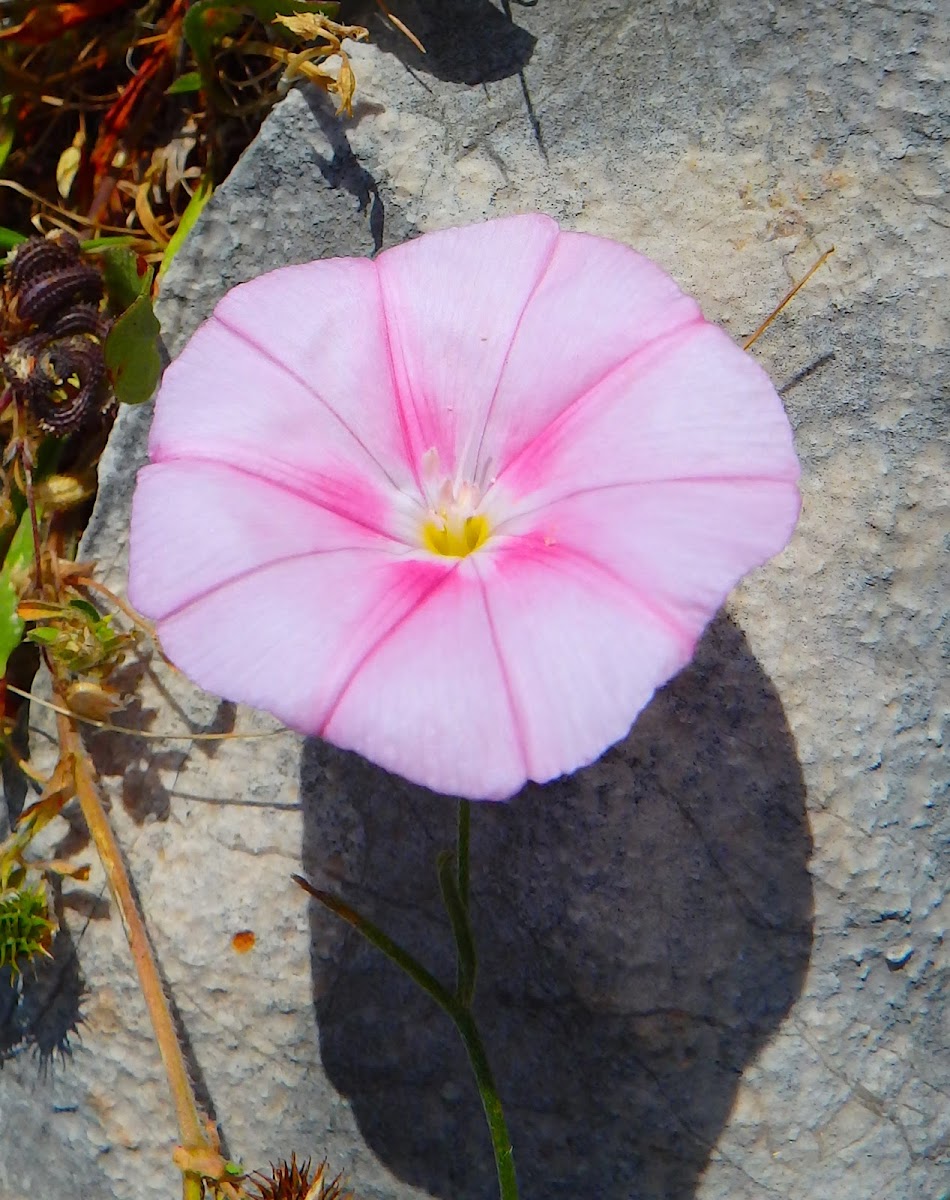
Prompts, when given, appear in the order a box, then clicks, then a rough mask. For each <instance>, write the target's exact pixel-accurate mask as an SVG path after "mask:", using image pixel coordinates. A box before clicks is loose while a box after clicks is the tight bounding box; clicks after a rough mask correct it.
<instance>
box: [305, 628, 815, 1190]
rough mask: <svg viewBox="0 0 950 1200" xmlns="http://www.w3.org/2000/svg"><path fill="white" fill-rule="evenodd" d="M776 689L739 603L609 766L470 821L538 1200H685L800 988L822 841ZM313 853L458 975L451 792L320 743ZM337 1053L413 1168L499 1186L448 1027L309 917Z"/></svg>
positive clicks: (477, 886) (489, 1008)
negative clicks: (447, 912)
mask: <svg viewBox="0 0 950 1200" xmlns="http://www.w3.org/2000/svg"><path fill="white" fill-rule="evenodd" d="M804 798H805V794H804V784H803V780H802V775H801V770H800V767H799V764H798V761H797V758H796V754H795V746H794V742H793V740H792V736H791V734H790V732H789V729H788V726H787V723H786V720H785V716H784V712H783V710H782V705H781V702H780V700H779V698H778V696H777V694H776V692H775V690H774V688H773V687H772V685H771V684H770V682H769V680H768V679H767V678H766V677H765V675H764V674H763V672H762V670H761V668H760V667H759V665H758V663H757V662H756V660H755V658H754V657H753V656H752V654H751V652H750V650H749V648H748V645H747V643H746V641H745V638H744V636H743V634H742V633H741V632H740V631H739V630H738V629H737V628H736V626H735V625H734V624H733V623H732V622H731V621H730V620H729V619H728V618H726V617H720V618H719V619H717V620H716V621H715V622H714V623H713V625H712V626H711V627H710V629H709V630H708V631H707V634H706V636H705V637H704V639H703V640H702V642H701V644H700V647H699V650H698V653H697V657H696V659H695V661H694V662H693V664H692V665H691V666H690V667H689V668H688V669H687V670H686V671H684V672H683V673H682V674H681V675H680V676H678V677H677V679H675V680H674V681H673V682H672V683H671V684H670V685H669V686H667V687H666V688H665V689H663V691H662V692H661V693H660V694H659V695H658V696H657V697H656V698H655V700H654V702H653V703H652V704H651V705H650V707H649V709H648V710H647V711H646V712H645V713H644V714H643V715H642V717H641V718H640V720H639V721H638V722H637V724H636V726H635V727H634V729H633V731H632V732H631V734H630V735H629V736H628V738H627V739H626V740H625V741H624V742H623V743H621V744H620V745H618V746H616V747H614V748H613V749H612V750H610V751H609V752H608V753H607V754H606V755H605V756H604V757H603V758H602V759H601V760H600V761H599V762H597V763H595V764H594V765H592V766H591V767H588V768H587V769H585V770H583V771H580V772H578V773H577V774H576V775H574V776H571V777H570V778H567V779H563V780H561V781H558V782H556V783H553V784H550V785H548V786H546V787H536V786H529V787H527V788H526V789H524V791H523V792H522V793H521V794H520V795H519V796H518V797H516V798H515V800H513V801H512V802H511V803H510V804H502V805H483V806H477V807H476V810H475V812H474V814H473V841H472V856H473V870H472V875H473V884H472V905H473V920H474V924H475V932H476V938H477V943H478V946H479V948H480V977H479V988H478V993H477V1000H476V1008H477V1016H478V1019H479V1022H480V1025H481V1028H482V1031H483V1035H484V1036H485V1039H486V1041H487V1044H488V1047H489V1054H490V1056H491V1059H492V1061H493V1064H494V1067H495V1070H496V1074H497V1077H498V1082H499V1086H500V1089H501V1093H502V1096H503V1099H504V1102H505V1104H506V1109H507V1112H508V1115H509V1121H510V1124H511V1128H512V1137H513V1141H514V1146H515V1155H516V1161H517V1164H518V1170H519V1176H520V1178H521V1181H522V1188H523V1190H524V1192H525V1194H526V1195H530V1196H532V1197H534V1198H536V1200H548V1198H550V1200H555V1197H557V1198H558V1200H561V1198H563V1197H564V1196H565V1195H573V1194H591V1195H597V1196H598V1197H600V1198H601V1200H630V1197H631V1196H636V1197H638V1200H680V1198H683V1200H685V1198H687V1197H690V1196H692V1195H693V1194H694V1190H695V1186H696V1181H697V1180H698V1178H699V1176H700V1175H701V1173H702V1171H703V1169H704V1167H705V1164H706V1162H707V1159H708V1156H709V1152H710V1149H711V1148H712V1146H713V1145H714V1144H715V1141H716V1139H717V1137H718V1135H719V1133H720V1131H721V1129H722V1126H723V1124H724V1122H725V1120H726V1118H727V1116H728V1114H729V1111H730V1109H731V1107H732V1104H733V1101H734V1098H735V1093H736V1088H737V1086H738V1083H739V1079H740V1076H741V1073H742V1071H743V1069H744V1067H745V1066H746V1065H747V1064H748V1063H749V1062H750V1061H751V1060H752V1059H753V1058H754V1057H755V1056H756V1054H757V1053H758V1052H759V1050H760V1049H761V1047H762V1046H763V1045H764V1044H765V1042H766V1041H767V1040H768V1039H769V1038H770V1036H771V1035H773V1034H774V1032H775V1030H776V1029H777V1028H778V1026H779V1024H780V1023H781V1021H782V1019H783V1017H784V1016H785V1014H786V1013H787V1012H788V1010H789V1008H790V1006H791V1005H792V1003H793V1001H794V1000H795V998H796V996H797V995H798V994H799V991H800V989H801V986H802V981H803V977H804V973H805V969H806V966H807V963H808V957H809V951H810V946H811V924H812V897H811V887H810V880H809V876H808V871H807V862H808V857H809V853H810V848H811V840H810V835H809V831H808V826H807V822H806V816H805V808H804ZM302 799H303V809H304V820H305V833H304V838H305V840H304V847H303V863H304V867H305V870H306V871H307V872H308V873H309V874H310V876H311V878H313V879H314V881H315V882H317V883H318V884H320V885H321V886H327V887H330V888H332V889H333V890H336V891H338V892H341V893H342V894H343V895H344V896H345V897H346V898H347V899H349V900H350V901H351V902H353V903H355V904H357V906H358V907H360V908H361V909H362V910H363V911H364V912H366V913H367V915H370V916H372V917H373V918H374V919H375V920H377V921H378V922H379V923H380V924H381V925H382V926H383V928H385V929H386V930H387V932H389V933H391V934H393V935H394V936H395V937H396V938H397V939H398V940H399V941H400V942H402V943H403V944H404V945H405V946H406V947H407V948H408V949H410V950H411V951H412V952H413V953H415V954H417V955H419V956H420V957H421V958H422V960H423V961H424V962H425V963H426V964H427V965H428V966H429V967H430V968H431V969H433V970H435V971H436V972H437V973H438V974H440V975H441V976H442V977H443V978H444V979H445V980H446V981H449V980H451V979H452V977H453V972H454V961H453V957H452V948H451V942H450V937H449V934H448V930H447V924H446V920H445V917H444V914H443V913H442V911H441V907H440V901H439V896H438V888H437V885H436V878H435V868H434V859H435V855H436V854H437V852H438V851H439V850H441V849H444V848H446V847H447V846H450V845H451V844H452V841H453V836H454V828H453V826H454V820H455V806H454V804H453V803H452V802H451V801H448V800H446V799H445V798H440V797H435V796H433V795H432V794H431V793H428V792H425V791H424V790H422V789H419V788H414V787H412V786H411V785H409V784H406V783H404V782H403V781H402V780H399V779H396V778H394V777H392V776H389V775H387V774H386V773H385V772H383V771H381V770H378V769H376V768H374V767H372V766H370V765H368V764H366V763H363V762H362V761H361V760H359V759H357V758H356V757H355V756H353V755H348V754H344V753H342V752H340V751H336V750H334V749H333V748H331V747H328V746H326V745H323V744H320V743H318V742H315V741H314V742H310V743H308V746H307V748H306V751H305V755H304V762H303V767H302ZM311 931H312V955H311V965H312V975H313V987H314V1002H315V1009H316V1016H317V1024H318V1028H319V1036H320V1044H321V1054H322V1058H323V1062H324V1065H325V1067H326V1070H327V1073H328V1075H329V1077H330V1079H331V1081H332V1082H333V1083H334V1085H335V1086H336V1087H337V1088H338V1090H339V1091H340V1092H341V1093H343V1094H344V1095H346V1096H347V1097H349V1099H350V1101H351V1103H352V1105H353V1109H354V1112H355V1114H356V1116H357V1119H358V1121H359V1124H360V1128H361V1130H362V1132H363V1135H364V1136H365V1137H366V1139H367V1141H368V1143H369V1145H370V1146H371V1147H372V1148H373V1150H374V1151H375V1153H376V1154H377V1155H378V1156H379V1158H380V1159H381V1160H382V1161H383V1162H384V1163H385V1164H386V1165H387V1166H388V1167H389V1169H390V1170H392V1171H393V1172H394V1173H395V1174H396V1175H398V1176H399V1177H400V1178H402V1179H403V1180H406V1181H407V1182H409V1183H411V1184H412V1185H414V1186H416V1187H420V1188H423V1189H425V1190H427V1191H429V1192H430V1193H432V1194H433V1195H436V1196H442V1197H445V1198H446V1200H448V1198H449V1197H451V1198H452V1200H476V1198H478V1200H481V1198H482V1197H486V1198H487V1197H491V1196H493V1195H494V1194H495V1186H496V1185H495V1183H494V1178H493V1167H492V1163H491V1153H490V1147H489V1143H488V1139H487V1134H486V1132H485V1130H484V1123H483V1119H482V1117H481V1113H480V1110H479V1105H478V1099H477V1095H476V1093H475V1090H474V1086H473V1085H472V1083H471V1081H470V1076H469V1072H468V1068H467V1064H466V1063H465V1061H464V1054H463V1052H462V1050H461V1048H460V1046H459V1045H458V1044H457V1038H456V1035H455V1031H454V1030H453V1029H452V1027H451V1026H450V1024H449V1022H448V1020H447V1018H444V1017H443V1015H442V1014H441V1013H440V1012H438V1010H437V1009H436V1008H435V1007H434V1006H433V1004H432V1003H431V1001H430V1000H429V999H428V997H426V996H424V995H422V994H421V993H418V992H417V991H416V989H415V988H414V986H413V985H412V984H411V983H410V982H409V981H408V980H407V979H405V978H404V977H403V976H402V975H401V974H400V972H399V971H398V970H397V969H396V968H394V967H393V966H391V964H389V963H388V962H387V961H386V960H384V959H383V958H382V957H381V956H380V955H378V954H377V953H376V952H375V951H374V950H372V949H371V948H370V947H368V946H366V945H365V944H364V943H363V942H362V941H361V940H360V939H359V938H358V937H356V936H355V935H351V934H350V933H348V932H344V931H342V930H340V929H339V928H338V927H337V925H335V924H334V921H333V918H332V917H330V916H329V915H328V914H327V913H325V912H324V911H323V910H322V909H315V910H312V913H311Z"/></svg>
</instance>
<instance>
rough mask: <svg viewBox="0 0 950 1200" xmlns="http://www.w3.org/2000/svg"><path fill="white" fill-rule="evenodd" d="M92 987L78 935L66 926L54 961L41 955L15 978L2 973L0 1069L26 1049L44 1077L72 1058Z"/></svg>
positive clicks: (52, 954)
mask: <svg viewBox="0 0 950 1200" xmlns="http://www.w3.org/2000/svg"><path fill="white" fill-rule="evenodd" d="M85 994H86V986H85V982H84V980H83V977H82V971H81V970H80V967H79V958H78V956H77V954H76V947H75V945H74V944H73V940H72V937H71V935H70V933H69V931H68V930H67V929H66V928H65V926H63V927H61V928H60V929H59V930H58V931H57V933H56V936H55V938H54V939H53V945H52V946H51V947H50V957H49V958H43V957H39V956H38V957H37V958H35V959H34V960H33V961H32V962H31V963H28V964H27V965H26V966H25V967H24V968H23V971H22V974H20V976H19V977H15V976H14V975H13V974H12V972H11V971H10V968H9V967H4V968H2V969H0V1066H2V1065H3V1061H4V1059H7V1058H12V1057H13V1056H14V1055H15V1054H18V1053H22V1051H24V1050H31V1051H32V1052H33V1054H34V1055H35V1056H36V1059H37V1062H38V1065H39V1068H40V1071H41V1073H43V1072H45V1071H47V1070H48V1069H50V1068H51V1067H52V1066H53V1065H54V1064H55V1063H56V1061H57V1059H58V1060H60V1061H62V1060H64V1059H66V1058H67V1057H69V1055H71V1054H72V1043H73V1040H74V1038H76V1037H77V1036H78V1035H79V1032H80V1027H81V1026H82V1019H83V1018H82V1003H83V998H84V996H85Z"/></svg>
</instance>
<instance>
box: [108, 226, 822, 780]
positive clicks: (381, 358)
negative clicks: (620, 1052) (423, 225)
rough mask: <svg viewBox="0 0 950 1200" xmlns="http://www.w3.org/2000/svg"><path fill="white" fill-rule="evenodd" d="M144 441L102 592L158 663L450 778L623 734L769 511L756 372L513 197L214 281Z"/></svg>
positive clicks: (412, 775) (782, 524) (743, 564)
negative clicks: (516, 211)
mask: <svg viewBox="0 0 950 1200" xmlns="http://www.w3.org/2000/svg"><path fill="white" fill-rule="evenodd" d="M149 452H150V458H151V465H149V466H147V467H145V468H144V469H143V470H142V471H141V473H140V474H139V478H138V484H137V490H136V495H135V501H134V506H133V514H132V535H131V563H130V582H129V594H130V598H131V600H132V602H133V603H134V604H135V605H136V607H137V608H138V609H139V610H140V611H141V612H142V613H143V614H145V615H146V616H147V617H149V618H151V619H152V620H153V621H154V622H155V623H156V627H157V631H158V636H159V638H160V641H161V644H162V647H163V649H164V651H165V653H166V654H167V655H168V657H169V658H170V659H171V660H172V662H174V663H175V664H177V665H178V666H179V667H180V668H181V670H182V671H184V672H185V673H186V674H187V675H188V676H190V677H191V678H192V679H193V680H195V681H196V682H197V683H198V684H200V685H201V686H202V687H204V688H206V689H208V690H210V691H212V692H215V693H217V694H219V695H222V696H225V697H226V698H228V699H230V700H236V701H242V702H244V703H247V704H251V705H254V706H257V707H259V708H263V709H267V710H269V711H270V712H272V713H274V714H275V715H276V716H277V717H279V718H280V719H281V720H282V721H284V722H286V724H288V725H290V726H292V727H293V728H294V729H296V730H300V731H302V732H305V733H309V734H316V735H318V736H319V737H322V738H326V739H327V740H328V741H330V742H333V743H335V744H336V745H338V746H342V747H346V748H348V749H352V750H356V751H358V752H359V753H360V754H362V755H365V756H366V757H367V758H368V759H371V760H372V761H374V762H376V763H379V764H381V765H382V766H383V767H386V768H387V769H389V770H391V771H395V772H398V773H399V774H401V775H403V776H405V777H406V778H408V779H410V780H413V781H415V782H417V783H421V784H424V785H426V786H427V787H429V788H432V789H434V790H436V791H439V792H443V793H447V794H452V795H457V796H463V797H467V798H473V799H479V798H483V799H501V798H504V797H508V796H511V795H512V794H514V793H515V792H516V791H518V789H519V788H520V787H521V786H522V784H523V783H524V782H525V781H526V780H529V779H530V780H536V781H538V782H543V781H545V780H549V779H552V778H554V777H555V776H558V775H561V774H564V773H566V772H570V771H573V770H575V769H576V768H577V767H579V766H581V765H583V764H585V763H589V762H591V761H592V760H594V759H596V758H597V757H598V756H599V755H600V754H601V753H602V752H603V751H604V750H605V749H606V748H607V747H608V746H610V745H612V744H613V743H614V742H616V741H618V740H619V739H621V738H622V737H624V735H625V734H626V733H627V731H628V730H629V728H630V726H631V724H632V723H633V721H634V719H635V718H636V716H637V714H638V713H639V712H640V711H641V710H642V709H643V708H644V706H645V705H646V704H648V703H649V701H650V698H651V696H652V695H653V693H654V692H655V690H656V689H657V688H658V687H659V686H660V685H662V684H663V683H664V682H665V681H666V680H668V679H669V678H670V677H671V676H672V675H673V674H675V673H676V672H677V671H678V670H680V668H682V667H683V666H684V665H685V664H686V663H687V662H689V660H690V658H691V656H692V654H693V651H694V648H695V646H696V643H697V640H698V639H699V637H700V635H701V634H702V632H703V629H704V628H705V626H706V625H707V623H708V622H709V620H710V619H711V618H712V617H713V615H714V614H715V613H716V611H717V610H718V609H719V607H720V606H721V605H722V603H723V601H724V599H725V598H726V596H727V595H728V593H729V591H730V590H731V589H732V588H733V587H734V585H735V584H736V583H737V581H738V580H739V579H740V578H741V577H742V576H743V575H745V574H746V573H747V572H748V571H750V570H751V569H752V568H754V567H756V566H758V565H759V564H761V563H763V562H765V561H766V560H767V559H768V558H770V557H771V556H772V555H774V554H776V553H777V552H778V551H780V550H781V549H782V548H783V547H784V546H785V544H786V542H787V541H788V539H789V537H790V536H791V533H792V530H793V528H794V525H795V522H796V519H797V516H798V510H799V494H798V488H797V480H798V473H799V472H798V462H797V460H796V457H795V453H794V449H793V446H792V436H791V430H790V428H789V424H788V420H787V418H786V416H785V413H784V411H783V409H782V405H781V402H780V400H779V397H778V396H777V394H776V392H775V389H774V388H773V387H772V384H771V383H770V382H769V379H768V377H767V376H766V374H765V372H764V371H763V370H762V369H761V368H760V367H759V366H758V365H757V364H756V363H755V362H754V361H753V360H752V359H751V358H750V357H749V356H748V355H747V354H745V353H744V352H743V351H741V350H740V349H739V348H738V347H737V346H736V345H735V344H734V343H733V342H732V341H731V340H730V339H729V338H728V337H727V335H726V334H725V333H724V332H722V331H721V330H720V329H718V328H717V327H715V326H714V325H712V324H710V323H709V322H708V321H706V320H705V319H704V318H703V316H702V314H701V312H700V310H699V308H698V306H697V305H696V303H695V302H694V301H693V300H691V299H690V298H689V297H687V296H685V295H684V294H683V293H682V292H681V291H680V290H679V288H678V287H677V286H676V284H675V283H674V282H673V281H672V280H671V279H670V278H669V277H668V276H667V275H666V274H664V272H663V271H661V270H660V269H659V268H658V267H656V266H655V265H654V264H653V263H651V262H650V261H649V260H647V259H646V258H643V257H642V256H641V255H639V254H637V253H635V252H634V251H633V250H631V249H629V248H628V247H626V246H623V245H619V244H617V243H615V242H612V241H608V240H606V239H604V238H599V237H593V236H590V235H586V234H579V233H569V232H563V231H561V230H559V228H558V226H557V225H556V223H555V222H554V221H552V220H550V219H549V218H548V217H544V216H540V215H526V216H517V217H509V218H503V219H500V220H494V221H489V222H486V223H484V224H479V225H473V226H469V227H466V228H460V229H449V230H445V231H443V232H439V233H431V234H427V235H425V236H423V237H419V238H417V239H416V240H414V241H410V242H408V243H406V244H404V245H401V246H398V247H396V248H394V249H391V250H387V251H386V252H385V253H383V254H381V255H379V257H378V258H377V259H376V260H375V261H369V260H368V259H343V258H340V259H327V260H322V261H319V262H313V263H308V264H306V265H304V266H292V267H285V268H282V269H281V270H277V271H273V272H271V273H270V274H267V275H263V276H261V277H260V278H258V279H255V280H252V281H251V282H250V283H246V284H243V285H242V286H240V287H237V288H235V289H234V290H233V291H231V292H229V293H228V295H226V296H225V297H224V299H223V300H221V302H220V303H219V304H218V306H217V308H216V309H215V310H214V313H213V315H212V316H211V318H210V319H209V320H208V321H206V322H205V324H204V325H202V326H201V328H200V329H199V330H198V332H197V333H196V334H195V335H194V337H193V338H192V340H191V341H190V343H189V344H188V346H187V347H186V348H185V350H184V351H183V352H182V354H181V355H180V357H179V358H178V359H177V361H176V362H174V363H173V364H172V365H171V366H170V367H169V369H168V370H167V372H166V373H165V377H164V380H163V383H162V387H161V390H160V392H159V395H158V399H157V402H156V410H155V419H154V423H153V426H152V432H151V438H150V442H149Z"/></svg>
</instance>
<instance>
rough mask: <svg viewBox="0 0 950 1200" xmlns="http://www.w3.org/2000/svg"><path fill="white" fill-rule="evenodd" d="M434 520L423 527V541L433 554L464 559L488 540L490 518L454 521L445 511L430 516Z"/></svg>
mask: <svg viewBox="0 0 950 1200" xmlns="http://www.w3.org/2000/svg"><path fill="white" fill-rule="evenodd" d="M430 517H431V518H432V519H430V520H428V521H426V523H425V525H423V527H422V540H423V541H424V542H425V544H426V547H427V549H429V550H431V551H432V553H433V554H444V555H445V556H446V557H447V558H464V557H465V556H466V554H471V553H472V551H473V550H477V549H478V547H479V546H481V545H483V544H484V543H485V542H486V541H487V540H488V534H489V528H488V518H487V517H485V516H481V515H479V516H475V517H466V518H465V520H464V521H458V520H453V519H452V516H451V515H450V514H448V513H446V512H445V510H443V511H442V512H440V513H437V514H430Z"/></svg>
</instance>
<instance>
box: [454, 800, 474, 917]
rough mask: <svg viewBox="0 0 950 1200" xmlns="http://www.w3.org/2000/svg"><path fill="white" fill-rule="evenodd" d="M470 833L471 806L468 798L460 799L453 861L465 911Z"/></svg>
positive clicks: (466, 905) (467, 892) (467, 889)
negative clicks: (456, 843)
mask: <svg viewBox="0 0 950 1200" xmlns="http://www.w3.org/2000/svg"><path fill="white" fill-rule="evenodd" d="M471 834H472V806H471V804H470V803H469V801H468V800H460V801H459V812H458V845H457V846H456V849H455V861H456V871H457V873H458V889H459V898H460V899H461V901H462V907H463V908H464V909H465V911H466V912H468V894H469V846H470V844H471V840H472V836H471Z"/></svg>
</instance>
